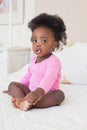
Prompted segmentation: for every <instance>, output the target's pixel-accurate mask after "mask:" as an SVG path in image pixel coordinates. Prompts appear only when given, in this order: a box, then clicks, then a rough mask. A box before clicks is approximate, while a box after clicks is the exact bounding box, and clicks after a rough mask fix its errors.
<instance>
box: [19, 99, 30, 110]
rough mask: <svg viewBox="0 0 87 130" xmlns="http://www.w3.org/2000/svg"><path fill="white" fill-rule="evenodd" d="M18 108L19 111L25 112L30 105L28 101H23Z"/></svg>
mask: <svg viewBox="0 0 87 130" xmlns="http://www.w3.org/2000/svg"><path fill="white" fill-rule="evenodd" d="M19 108H20V109H21V110H23V111H27V110H29V109H30V108H31V105H30V104H29V102H28V101H26V100H25V101H23V102H21V103H20V106H19Z"/></svg>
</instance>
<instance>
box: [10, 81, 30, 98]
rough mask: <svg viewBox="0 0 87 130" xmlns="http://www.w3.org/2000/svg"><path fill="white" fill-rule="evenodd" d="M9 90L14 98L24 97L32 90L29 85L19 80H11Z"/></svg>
mask: <svg viewBox="0 0 87 130" xmlns="http://www.w3.org/2000/svg"><path fill="white" fill-rule="evenodd" d="M8 91H9V94H10V95H11V96H12V97H13V98H24V97H25V96H26V94H28V93H29V92H30V90H29V88H28V86H26V85H23V84H21V83H18V82H11V83H10V84H9V86H8Z"/></svg>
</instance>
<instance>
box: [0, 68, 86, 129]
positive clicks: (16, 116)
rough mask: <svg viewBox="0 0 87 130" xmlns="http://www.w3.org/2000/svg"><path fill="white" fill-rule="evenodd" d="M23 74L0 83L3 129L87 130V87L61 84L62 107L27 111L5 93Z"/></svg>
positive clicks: (0, 109)
mask: <svg viewBox="0 0 87 130" xmlns="http://www.w3.org/2000/svg"><path fill="white" fill-rule="evenodd" d="M24 73H25V71H24V70H22V71H19V72H17V73H13V74H10V75H8V76H7V77H4V78H3V80H1V81H0V130H65V129H66V130H87V86H82V85H80V86H79V85H61V89H62V90H63V91H64V93H65V95H66V99H65V101H64V102H63V103H62V104H61V105H60V106H55V107H51V108H46V109H32V110H30V111H27V112H24V111H21V110H19V109H15V108H14V107H13V106H12V104H11V97H10V96H9V95H7V94H3V93H2V91H3V90H4V89H7V86H8V84H9V83H10V82H11V81H14V80H15V81H19V80H20V79H21V77H22V76H23V75H24Z"/></svg>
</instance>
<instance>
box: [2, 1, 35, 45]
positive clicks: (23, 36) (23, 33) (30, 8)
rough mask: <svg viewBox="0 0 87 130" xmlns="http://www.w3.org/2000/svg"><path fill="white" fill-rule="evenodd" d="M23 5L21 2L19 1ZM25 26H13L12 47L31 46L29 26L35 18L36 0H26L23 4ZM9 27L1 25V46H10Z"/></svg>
mask: <svg viewBox="0 0 87 130" xmlns="http://www.w3.org/2000/svg"><path fill="white" fill-rule="evenodd" d="M19 1H20V3H21V0H19ZM23 4H24V5H23V6H24V7H23V13H24V14H23V24H17V25H13V26H12V45H13V46H30V35H31V32H30V31H29V29H28V27H27V24H28V21H30V19H32V17H34V0H24V3H23ZM8 42H9V26H8V25H0V44H2V45H4V44H5V45H8Z"/></svg>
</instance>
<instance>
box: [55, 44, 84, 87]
mask: <svg viewBox="0 0 87 130" xmlns="http://www.w3.org/2000/svg"><path fill="white" fill-rule="evenodd" d="M54 54H55V55H56V56H57V57H59V59H60V60H61V63H62V83H64V82H65V83H72V84H84V85H87V43H75V44H74V45H73V46H71V47H69V48H67V47H66V48H64V50H62V51H59V52H57V51H56V52H54Z"/></svg>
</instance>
